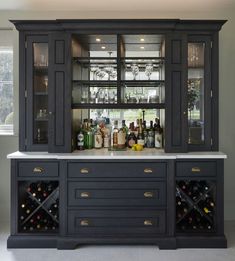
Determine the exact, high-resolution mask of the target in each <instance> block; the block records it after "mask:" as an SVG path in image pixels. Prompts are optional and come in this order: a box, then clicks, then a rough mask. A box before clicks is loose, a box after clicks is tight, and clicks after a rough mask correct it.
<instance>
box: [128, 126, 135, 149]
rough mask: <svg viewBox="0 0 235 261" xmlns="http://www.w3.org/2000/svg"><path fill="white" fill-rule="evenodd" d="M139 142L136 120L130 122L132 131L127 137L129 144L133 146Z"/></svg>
mask: <svg viewBox="0 0 235 261" xmlns="http://www.w3.org/2000/svg"><path fill="white" fill-rule="evenodd" d="M136 143H137V138H136V136H135V133H134V122H132V123H130V133H129V135H128V138H127V145H128V147H129V148H131V147H132V146H133V145H134V144H136Z"/></svg>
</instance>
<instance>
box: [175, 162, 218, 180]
mask: <svg viewBox="0 0 235 261" xmlns="http://www.w3.org/2000/svg"><path fill="white" fill-rule="evenodd" d="M176 176H180V177H181V176H183V177H187V176H190V177H196V176H216V162H215V161H191V162H186V161H185V162H177V163H176Z"/></svg>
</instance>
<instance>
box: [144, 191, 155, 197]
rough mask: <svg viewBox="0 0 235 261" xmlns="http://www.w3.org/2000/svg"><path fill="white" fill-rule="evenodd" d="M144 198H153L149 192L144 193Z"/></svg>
mask: <svg viewBox="0 0 235 261" xmlns="http://www.w3.org/2000/svg"><path fill="white" fill-rule="evenodd" d="M144 197H145V198H152V197H153V192H150V191H146V192H144Z"/></svg>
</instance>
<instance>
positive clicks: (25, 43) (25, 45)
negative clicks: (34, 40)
mask: <svg viewBox="0 0 235 261" xmlns="http://www.w3.org/2000/svg"><path fill="white" fill-rule="evenodd" d="M24 47H25V49H27V42H26V41H25V42H24Z"/></svg>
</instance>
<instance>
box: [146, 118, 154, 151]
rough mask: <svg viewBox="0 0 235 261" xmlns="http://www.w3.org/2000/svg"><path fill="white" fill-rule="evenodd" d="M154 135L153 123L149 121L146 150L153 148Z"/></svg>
mask: <svg viewBox="0 0 235 261" xmlns="http://www.w3.org/2000/svg"><path fill="white" fill-rule="evenodd" d="M154 139H155V133H154V128H153V121H150V128H149V130H148V134H147V148H154V145H155V144H154Z"/></svg>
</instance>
